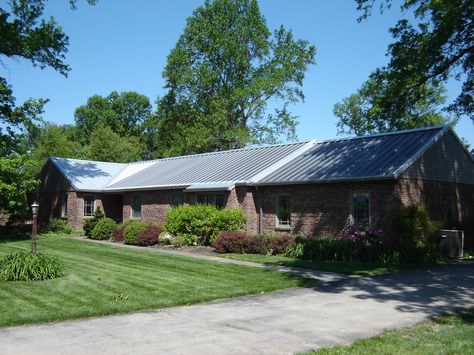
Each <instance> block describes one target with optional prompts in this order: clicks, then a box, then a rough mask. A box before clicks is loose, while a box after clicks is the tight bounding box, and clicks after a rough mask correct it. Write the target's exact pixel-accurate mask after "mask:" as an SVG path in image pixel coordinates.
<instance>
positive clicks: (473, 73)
mask: <svg viewBox="0 0 474 355" xmlns="http://www.w3.org/2000/svg"><path fill="white" fill-rule="evenodd" d="M356 2H357V4H358V10H361V11H362V16H361V17H360V18H359V21H361V20H363V19H365V18H367V17H368V16H369V15H370V14H371V11H372V8H373V6H374V5H375V3H377V2H378V1H377V0H356ZM391 3H392V0H380V2H379V4H380V10H381V12H383V11H384V9H386V8H387V7H390V5H391ZM402 10H403V11H405V12H408V11H411V13H410V14H408V15H407V16H406V17H407V18H410V17H412V18H413V20H412V21H411V22H413V23H410V21H409V20H408V19H407V18H403V19H401V20H400V21H398V23H397V24H396V26H395V27H393V28H391V29H390V32H391V34H392V36H393V38H394V40H395V42H394V43H392V44H391V45H390V46H389V48H388V52H387V54H388V55H389V56H390V62H389V64H388V65H387V68H386V69H387V80H388V81H389V83H390V86H391V90H390V91H389V92H388V94H390V95H391V98H392V100H391V102H390V104H391V105H398V106H401V107H409V106H413V105H415V104H416V102H417V99H418V96H419V95H418V92H419V90H420V88H422V87H436V86H437V85H438V83H439V82H447V81H448V80H449V79H450V78H453V77H454V78H455V79H456V80H458V81H461V82H462V89H461V92H460V93H459V95H458V96H457V98H456V99H455V100H454V102H452V103H451V104H449V105H447V106H446V107H445V108H446V109H447V110H448V111H450V112H452V113H455V114H457V115H467V116H468V117H470V118H471V119H472V120H473V121H474V99H473V94H474V65H473V63H474V35H473V33H474V21H473V18H474V0H449V1H439V0H405V1H404V3H403V5H402ZM383 109H384V110H385V109H386V108H385V107H383Z"/></svg>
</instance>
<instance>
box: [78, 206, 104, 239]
mask: <svg viewBox="0 0 474 355" xmlns="http://www.w3.org/2000/svg"><path fill="white" fill-rule="evenodd" d="M104 218H105V215H104V212H102V210H101V209H100V207H98V208H97V209H96V210H95V212H94V216H93V217H92V218H90V219H86V220H85V221H84V227H83V229H84V234H85V235H86V237H90V236H91V235H92V231H93V230H94V227H95V225H96V224H97V223H98V222H99V221H100V220H101V219H104Z"/></svg>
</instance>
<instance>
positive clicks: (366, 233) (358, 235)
mask: <svg viewBox="0 0 474 355" xmlns="http://www.w3.org/2000/svg"><path fill="white" fill-rule="evenodd" d="M344 236H345V237H346V238H347V239H348V240H350V241H351V242H352V243H356V244H366V245H374V246H377V245H382V244H383V231H382V230H381V229H375V228H360V227H356V226H350V227H349V228H347V229H346V230H345V232H344Z"/></svg>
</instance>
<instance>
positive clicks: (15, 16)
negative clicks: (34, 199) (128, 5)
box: [0, 0, 96, 215]
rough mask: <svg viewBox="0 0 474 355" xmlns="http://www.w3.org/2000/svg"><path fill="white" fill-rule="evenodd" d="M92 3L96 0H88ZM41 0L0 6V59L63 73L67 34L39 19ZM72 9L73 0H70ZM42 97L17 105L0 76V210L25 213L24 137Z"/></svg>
mask: <svg viewBox="0 0 474 355" xmlns="http://www.w3.org/2000/svg"><path fill="white" fill-rule="evenodd" d="M87 2H88V3H90V4H93V3H95V2H96V0H87ZM45 3H46V0H11V1H9V2H8V5H7V6H8V8H7V7H6V6H4V5H2V7H0V63H1V64H2V65H3V66H5V65H6V64H5V62H4V59H6V58H8V59H18V58H20V59H26V60H27V61H29V62H30V63H31V64H33V65H34V66H36V67H39V68H41V69H44V68H46V67H49V68H52V69H54V70H56V71H58V72H59V73H61V74H62V75H64V76H67V73H68V72H69V71H70V67H69V66H68V65H67V64H66V63H65V62H64V59H65V54H66V52H67V48H68V44H69V39H68V37H67V36H66V34H65V33H64V32H63V30H62V28H61V26H59V25H58V24H57V23H56V21H55V20H54V19H53V18H50V19H49V20H46V19H43V12H44V6H45ZM69 3H70V4H71V7H72V8H75V4H76V0H70V1H69ZM46 102H47V100H43V99H38V100H29V101H27V102H25V103H23V104H21V105H17V104H16V103H15V97H14V95H13V91H12V88H11V86H10V85H9V84H8V82H7V80H6V79H5V78H3V77H0V160H1V163H0V196H1V197H0V212H1V211H7V212H9V213H13V214H17V215H22V214H23V215H24V214H25V213H26V211H27V205H26V193H27V192H30V191H31V189H32V188H33V186H34V182H35V181H36V180H35V178H34V176H31V175H28V173H27V172H28V171H31V169H30V168H29V165H30V163H31V160H30V159H29V157H28V155H26V154H25V153H27V149H28V147H25V146H24V144H23V142H24V138H25V135H26V134H28V132H31V131H32V129H33V128H34V126H35V125H36V124H37V123H38V122H39V120H40V115H41V113H42V112H43V106H44V104H45V103H46Z"/></svg>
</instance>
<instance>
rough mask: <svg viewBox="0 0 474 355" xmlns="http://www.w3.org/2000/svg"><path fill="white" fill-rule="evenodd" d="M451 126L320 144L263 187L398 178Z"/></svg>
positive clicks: (278, 171) (272, 177) (265, 180)
mask: <svg viewBox="0 0 474 355" xmlns="http://www.w3.org/2000/svg"><path fill="white" fill-rule="evenodd" d="M447 130H448V128H447V127H434V128H427V129H418V130H410V131H399V132H392V133H386V134H379V135H373V136H365V137H355V138H347V139H337V140H329V141H323V142H318V143H316V144H315V145H314V147H313V148H312V149H309V150H308V151H306V152H305V153H303V154H301V155H300V156H298V157H297V158H295V159H293V160H292V161H291V162H289V163H288V164H286V165H285V166H283V167H281V168H279V169H277V170H275V171H274V172H272V173H271V174H269V175H267V176H266V177H264V178H263V179H261V180H260V181H259V184H279V183H305V182H323V181H338V180H368V179H385V178H397V177H398V176H399V175H400V174H401V173H402V172H403V171H404V170H405V169H406V168H408V166H409V165H410V164H411V163H413V162H414V161H415V160H416V159H417V158H418V157H419V156H421V154H422V153H423V152H424V151H426V149H428V148H429V147H430V146H431V145H432V144H433V143H434V142H435V141H436V139H438V138H439V137H440V136H442V135H443V134H444V133H445V132H446V131H447Z"/></svg>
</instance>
